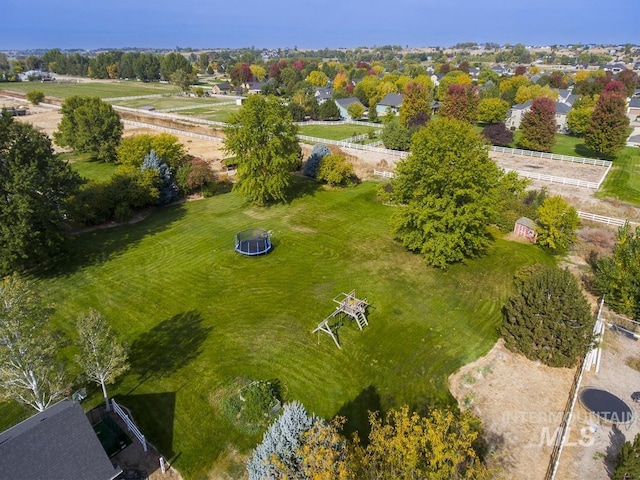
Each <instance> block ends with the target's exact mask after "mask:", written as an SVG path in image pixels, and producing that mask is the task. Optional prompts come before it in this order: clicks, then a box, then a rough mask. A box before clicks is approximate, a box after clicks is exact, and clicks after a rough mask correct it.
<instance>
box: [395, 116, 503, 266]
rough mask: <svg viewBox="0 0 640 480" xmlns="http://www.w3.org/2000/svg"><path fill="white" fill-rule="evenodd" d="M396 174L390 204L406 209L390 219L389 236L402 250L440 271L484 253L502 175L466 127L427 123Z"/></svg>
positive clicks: (443, 121)
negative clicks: (402, 246) (391, 234)
mask: <svg viewBox="0 0 640 480" xmlns="http://www.w3.org/2000/svg"><path fill="white" fill-rule="evenodd" d="M396 175H397V176H396V178H395V179H394V180H393V181H392V184H393V187H394V200H395V201H396V202H397V203H401V204H404V205H405V206H404V207H403V208H400V209H398V210H397V211H396V212H395V213H394V215H393V218H392V222H393V233H394V235H395V237H396V238H397V239H398V240H400V241H401V242H402V244H403V245H404V246H405V247H406V248H408V249H409V250H411V251H414V252H419V253H421V254H422V255H423V256H424V258H425V260H426V262H427V263H428V264H429V265H433V266H436V267H440V268H446V267H447V265H448V264H451V263H454V262H461V261H463V260H464V259H466V258H470V257H476V256H478V255H481V254H482V253H484V251H485V250H486V248H487V246H488V245H489V243H490V241H491V235H490V234H489V231H488V227H489V225H490V224H491V222H492V220H493V219H494V218H495V217H496V215H497V210H498V209H499V205H500V203H501V199H499V198H498V192H499V186H500V183H501V181H502V177H503V172H502V171H501V170H500V169H499V168H498V166H497V165H496V164H495V162H493V161H492V160H491V159H490V158H489V155H488V152H487V148H486V144H485V141H484V139H483V138H481V137H480V136H479V135H478V134H477V133H476V132H475V131H474V130H473V127H472V126H471V125H469V124H468V123H465V122H460V121H458V120H450V119H440V120H437V121H431V122H429V124H428V125H427V126H426V127H425V128H423V129H421V130H419V131H418V132H416V133H415V135H414V137H413V142H412V145H411V154H410V155H409V157H408V158H407V159H406V160H404V161H402V162H400V163H399V164H398V166H397V169H396Z"/></svg>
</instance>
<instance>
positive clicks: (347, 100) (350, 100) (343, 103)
mask: <svg viewBox="0 0 640 480" xmlns="http://www.w3.org/2000/svg"><path fill="white" fill-rule="evenodd" d="M356 102H357V103H359V104H360V105H362V102H361V101H360V100H359V99H358V98H357V97H349V98H338V99H336V103H337V104H338V105H340V106H341V107H342V108H349V105H351V104H352V103H356ZM362 106H363V107H364V105H362Z"/></svg>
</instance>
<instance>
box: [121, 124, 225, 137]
mask: <svg viewBox="0 0 640 480" xmlns="http://www.w3.org/2000/svg"><path fill="white" fill-rule="evenodd" d="M122 123H127V124H129V125H133V126H134V127H140V128H150V129H152V130H158V131H160V132H165V133H172V134H174V135H182V136H185V137H191V138H198V139H200V140H209V141H212V142H224V138H219V137H214V136H212V135H203V134H202V133H193V132H187V131H185V130H180V129H178V128H169V127H162V126H160V125H154V124H152V123H144V122H134V121H133V120H122Z"/></svg>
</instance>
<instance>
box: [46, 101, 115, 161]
mask: <svg viewBox="0 0 640 480" xmlns="http://www.w3.org/2000/svg"><path fill="white" fill-rule="evenodd" d="M123 129H124V127H123V125H122V122H121V121H120V117H119V116H118V114H117V113H116V112H115V110H114V109H113V107H112V106H111V105H109V104H108V103H105V102H103V101H102V100H100V99H99V98H98V97H78V96H75V97H70V98H68V99H67V100H66V101H65V102H64V103H63V104H62V120H61V122H60V125H59V126H58V131H56V132H54V134H53V138H54V140H55V142H56V143H57V144H58V145H60V146H63V147H64V146H69V147H71V148H73V149H74V150H77V151H79V152H83V153H88V154H90V155H91V156H92V157H93V158H95V159H96V160H101V161H103V162H111V161H114V160H115V159H116V148H117V147H118V144H119V143H120V139H121V138H122V131H123Z"/></svg>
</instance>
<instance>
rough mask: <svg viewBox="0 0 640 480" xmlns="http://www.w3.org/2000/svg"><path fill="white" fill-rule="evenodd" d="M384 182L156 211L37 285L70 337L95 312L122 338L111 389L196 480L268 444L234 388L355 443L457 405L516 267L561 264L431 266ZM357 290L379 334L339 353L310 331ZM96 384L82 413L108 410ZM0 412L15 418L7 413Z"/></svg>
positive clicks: (530, 255)
mask: <svg viewBox="0 0 640 480" xmlns="http://www.w3.org/2000/svg"><path fill="white" fill-rule="evenodd" d="M376 186H377V184H376V183H372V182H366V183H364V184H362V185H360V186H358V187H355V188H351V189H346V190H326V189H323V188H321V187H319V186H318V185H317V184H316V183H314V182H311V181H307V180H304V179H298V183H297V185H296V188H297V195H296V198H295V199H294V200H292V201H291V202H290V203H289V204H287V205H279V206H274V207H270V208H264V209H258V208H254V207H251V206H248V205H247V204H245V203H244V202H243V201H242V200H241V199H240V198H239V197H238V196H237V195H236V194H235V193H230V194H225V195H220V196H217V197H213V198H210V199H205V200H200V201H194V202H188V203H185V204H182V205H175V206H171V207H166V208H162V209H159V210H157V211H155V212H154V213H152V214H151V215H150V216H149V217H148V218H147V219H145V220H144V221H142V222H140V223H136V224H132V225H125V226H121V227H118V228H112V229H105V230H98V231H95V232H91V233H86V234H82V235H78V236H77V237H76V238H75V240H74V243H73V255H71V257H70V259H69V261H68V263H67V264H65V265H64V266H63V267H61V268H60V269H59V270H57V271H55V272H51V273H50V274H49V275H48V276H46V277H44V278H41V279H39V281H38V283H39V286H40V287H41V289H42V291H43V292H44V294H45V298H46V301H47V302H50V303H51V304H52V305H55V313H54V316H53V321H54V322H55V324H56V325H57V326H58V327H60V328H61V329H63V330H65V331H67V333H69V334H70V335H73V333H72V324H73V321H74V319H75V318H76V317H77V315H78V314H79V313H80V312H82V311H85V310H87V309H89V308H91V307H92V308H95V309H97V310H99V311H101V312H102V313H103V314H105V316H106V317H107V318H108V319H109V320H110V321H111V323H112V325H113V326H114V328H115V329H116V330H117V331H118V332H119V334H120V335H121V336H122V337H124V338H125V339H126V340H127V341H128V342H129V344H130V345H131V350H130V363H131V370H130V372H129V373H128V374H126V375H125V376H124V377H123V378H122V379H121V380H120V381H119V382H118V383H117V384H116V385H115V386H111V388H110V393H111V394H112V395H113V394H115V396H116V398H117V399H118V401H119V403H121V404H123V405H125V406H127V407H129V408H131V409H132V411H133V415H134V417H135V419H136V421H137V422H138V424H139V425H140V427H141V428H142V431H143V432H144V433H145V435H147V437H148V438H149V439H150V441H151V442H152V443H154V445H156V446H157V447H158V448H159V449H160V451H161V452H162V453H163V454H164V455H166V456H167V458H168V459H173V458H175V462H174V465H175V467H176V468H178V469H179V470H180V471H181V473H182V474H183V475H184V476H185V478H187V479H194V478H203V477H205V476H207V474H208V472H210V471H211V469H212V468H213V466H214V465H216V464H217V462H220V461H221V457H223V456H224V452H225V451H227V449H228V448H234V449H237V450H238V451H240V452H244V453H246V452H248V451H250V449H251V448H253V447H254V446H255V445H256V443H257V442H258V441H259V439H260V437H261V435H260V434H255V435H248V434H246V433H243V432H242V431H239V430H237V429H236V428H235V427H234V426H233V425H232V424H231V423H230V422H229V421H228V420H227V419H226V418H225V417H224V416H222V414H221V412H220V408H219V399H220V396H221V394H222V392H224V391H225V389H227V388H229V386H230V385H232V384H233V382H234V381H235V380H236V379H237V378H240V377H242V378H249V379H253V380H267V379H277V380H278V381H279V382H280V383H281V385H282V394H283V397H284V398H283V399H284V400H285V401H290V400H294V399H297V400H300V401H302V402H303V403H304V405H305V406H306V407H307V408H308V409H309V411H312V412H315V413H317V414H319V415H321V416H323V417H325V418H331V417H332V416H334V415H336V414H341V415H345V416H347V418H348V423H347V430H348V431H355V430H360V431H361V433H363V434H364V435H366V431H364V432H363V429H365V428H366V425H367V410H368V409H369V410H381V409H382V410H385V409H388V408H390V407H394V406H399V405H402V404H409V405H410V406H411V407H412V408H414V409H416V410H419V411H424V410H425V409H426V408H427V406H428V405H435V404H437V405H443V404H451V403H452V402H453V399H452V397H451V395H450V393H449V390H448V387H447V378H448V376H449V375H450V374H451V373H452V372H454V371H455V370H456V369H457V368H459V367H460V366H462V365H464V364H466V363H468V362H469V361H471V360H473V359H475V358H477V357H479V356H481V355H483V354H484V353H486V352H487V351H488V350H489V348H491V346H492V345H493V343H494V342H495V340H496V339H497V332H496V326H497V325H498V323H499V322H500V318H501V314H500V309H501V307H502V305H503V302H504V300H505V298H506V296H507V295H508V293H509V291H510V288H511V282H512V276H513V273H514V272H515V270H516V269H517V268H519V267H520V266H522V265H526V264H531V263H535V262H551V261H552V260H551V259H550V258H549V257H548V256H546V255H545V254H544V253H543V252H542V251H541V250H540V249H538V248H537V247H535V246H531V245H525V244H521V243H512V242H507V241H504V240H496V242H495V244H494V245H493V246H492V247H491V249H490V251H489V252H488V255H487V256H486V257H484V258H480V259H477V260H473V261H470V262H468V264H466V265H456V266H453V267H452V268H450V269H449V270H448V271H446V272H443V271H439V270H438V271H436V270H433V269H430V268H427V267H426V266H425V265H424V263H423V262H422V260H421V258H420V257H419V256H418V255H414V254H411V253H409V252H407V251H405V250H404V249H403V248H402V247H401V246H400V245H399V244H398V243H396V242H395V241H393V239H392V238H391V235H390V232H389V226H388V221H389V216H390V214H391V212H392V210H393V208H392V207H387V206H384V205H381V204H380V203H378V202H377V201H376V199H375V197H376V194H375V190H376ZM248 228H263V229H266V230H270V231H271V232H272V240H273V243H274V245H275V248H274V250H273V251H272V252H271V253H269V254H268V255H266V256H263V257H258V258H246V257H242V256H240V255H238V254H237V253H235V252H234V249H233V245H234V236H235V234H236V232H238V231H241V230H245V229H248ZM354 288H355V289H356V292H357V295H358V296H359V297H361V298H362V297H365V298H367V299H368V300H369V302H370V303H371V308H370V310H369V313H368V317H369V322H370V324H369V326H367V327H365V329H364V330H363V331H359V330H358V328H357V327H356V326H355V325H354V324H353V323H352V322H350V321H349V320H344V325H343V326H342V328H340V329H339V332H338V335H339V338H340V342H341V344H342V349H341V350H339V349H337V348H336V346H335V345H334V343H333V341H332V340H331V338H329V337H328V336H327V335H323V334H321V335H320V336H318V335H313V334H311V331H312V330H313V329H314V328H315V327H316V326H317V324H318V323H319V322H320V321H322V320H323V319H324V318H325V317H326V316H328V315H329V314H330V313H331V312H332V311H333V310H334V308H335V304H334V303H333V302H332V298H333V297H335V296H336V295H338V294H339V293H340V292H348V291H350V290H351V289H354ZM66 353H67V354H68V355H69V356H72V355H73V349H72V348H70V349H69V350H68V352H66ZM81 385H85V384H81ZM78 386H80V385H78ZM89 387H90V390H91V391H92V392H93V396H92V397H91V398H90V399H88V400H87V401H86V402H85V405H84V406H85V408H89V407H91V406H92V405H93V404H98V403H99V402H100V397H99V393H98V392H97V389H95V388H92V387H91V386H89ZM0 410H1V411H2V414H3V415H16V407H15V406H13V405H8V404H5V405H3V406H2V408H0ZM5 418H6V417H5ZM14 419H15V417H14ZM218 465H219V464H218ZM229 468H240V469H241V468H242V467H241V466H240V467H239V466H238V465H237V464H235V465H234V466H230V467H229Z"/></svg>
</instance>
